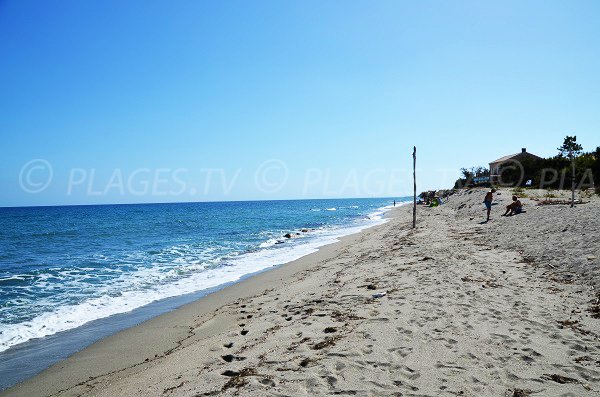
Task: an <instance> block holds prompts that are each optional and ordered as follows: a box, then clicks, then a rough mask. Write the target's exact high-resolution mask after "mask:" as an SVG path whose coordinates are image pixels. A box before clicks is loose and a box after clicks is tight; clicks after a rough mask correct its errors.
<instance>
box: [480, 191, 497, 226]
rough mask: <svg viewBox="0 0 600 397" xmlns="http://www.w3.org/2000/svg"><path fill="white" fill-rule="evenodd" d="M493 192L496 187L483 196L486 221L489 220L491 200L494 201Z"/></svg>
mask: <svg viewBox="0 0 600 397" xmlns="http://www.w3.org/2000/svg"><path fill="white" fill-rule="evenodd" d="M494 193H496V189H492V190H490V191H489V192H487V194H486V195H485V198H484V199H483V204H485V207H486V208H487V220H486V222H487V221H489V220H490V213H491V212H492V201H494Z"/></svg>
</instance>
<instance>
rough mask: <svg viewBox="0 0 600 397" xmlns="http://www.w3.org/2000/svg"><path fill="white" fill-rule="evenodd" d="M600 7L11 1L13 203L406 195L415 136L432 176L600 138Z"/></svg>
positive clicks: (438, 179) (8, 187) (3, 76)
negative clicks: (568, 140)
mask: <svg viewBox="0 0 600 397" xmlns="http://www.w3.org/2000/svg"><path fill="white" fill-rule="evenodd" d="M599 19H600V3H598V2H595V1H570V2H564V1H504V2H482V1H453V2H447V1H413V2H408V1H389V2H387V1H377V2H367V1H325V2H324V1H253V2H249V1H239V2H238V1H224V2H223V1H219V2H217V1H214V2H209V1H177V2H166V1H161V2H158V1H66V0H61V1H44V2H42V1H27V0H22V1H21V0H20V1H0V37H1V39H0V54H2V55H1V57H0V87H2V89H1V90H0V134H1V138H2V145H1V146H0V165H1V167H0V183H1V185H2V189H0V206H14V205H54V204H88V203H128V202H165V201H196V200H198V201H205V200H244V199H284V198H310V197H315V198H318V197H336V196H341V197H348V196H367V197H368V196H374V195H377V196H380V195H381V196H402V195H407V194H410V193H411V189H412V184H411V181H410V173H409V170H410V167H411V165H412V163H411V161H412V159H411V151H412V146H413V145H416V146H417V147H418V151H419V152H418V156H419V157H418V162H419V163H418V172H419V181H420V182H419V190H424V189H428V188H438V187H439V188H441V187H447V186H449V185H451V184H452V182H453V180H454V179H455V178H456V176H457V175H458V170H459V168H460V167H463V166H472V165H484V164H486V163H487V162H488V161H490V160H493V159H495V158H498V157H500V156H502V155H505V154H509V153H514V152H518V151H519V150H520V148H521V147H527V148H528V150H529V151H531V152H533V153H536V154H538V155H542V156H548V155H554V154H555V152H556V147H557V146H559V145H560V144H561V143H562V138H563V137H564V136H565V135H566V134H576V135H577V137H578V141H579V142H580V143H581V144H583V146H584V148H585V149H586V150H592V149H594V148H595V147H596V146H598V145H600V140H599V139H598V138H599V137H600V133H599V130H600V129H599V126H600V112H599V111H598V109H600V73H598V71H599V70H600V43H599V40H598V39H599V38H600V24H598V23H597V21H598V20H599ZM36 159H42V160H45V162H44V163H43V164H50V167H51V168H52V175H51V176H52V178H51V179H50V178H49V176H50V172H49V171H48V170H47V169H46V170H44V169H42V168H39V167H38V168H35V169H33V170H23V168H24V166H25V165H27V164H28V162H30V161H31V160H36ZM34 164H35V163H34ZM178 170H179V171H178ZM211 170H212V171H211ZM208 175H211V177H210V178H209V177H208ZM47 180H48V181H49V183H48V184H47V186H44V185H45V182H46V181H47ZM24 181H25V182H24ZM23 183H25V184H27V183H33V189H27V186H25V189H23V187H22V186H23ZM144 186H146V187H147V186H154V187H155V189H152V188H144ZM38 187H44V189H37V188H38ZM31 190H41V191H39V192H34V193H32V192H30V191H31Z"/></svg>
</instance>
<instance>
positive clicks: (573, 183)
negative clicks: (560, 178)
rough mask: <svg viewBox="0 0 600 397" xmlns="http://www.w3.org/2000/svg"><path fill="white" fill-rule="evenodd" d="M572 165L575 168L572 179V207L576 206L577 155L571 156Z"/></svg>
mask: <svg viewBox="0 0 600 397" xmlns="http://www.w3.org/2000/svg"><path fill="white" fill-rule="evenodd" d="M571 167H572V169H573V179H572V180H571V208H573V207H574V206H575V156H572V158H571Z"/></svg>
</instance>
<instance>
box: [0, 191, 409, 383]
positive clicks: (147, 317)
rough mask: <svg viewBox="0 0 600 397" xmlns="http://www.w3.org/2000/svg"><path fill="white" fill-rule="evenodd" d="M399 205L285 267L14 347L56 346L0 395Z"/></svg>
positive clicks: (16, 350) (15, 350)
mask: <svg viewBox="0 0 600 397" xmlns="http://www.w3.org/2000/svg"><path fill="white" fill-rule="evenodd" d="M398 204H399V205H397V206H396V207H395V208H394V207H391V206H386V207H382V208H378V209H377V210H376V212H374V213H375V214H377V216H381V217H382V218H381V220H380V221H381V223H375V224H373V225H366V226H358V227H357V228H360V230H358V231H351V232H350V233H349V234H345V235H342V236H340V237H336V239H337V241H334V242H329V243H325V244H324V245H321V246H318V247H317V248H316V251H315V252H311V253H308V254H305V255H302V256H300V257H299V258H297V259H295V260H292V261H289V262H284V263H281V264H278V265H274V266H271V267H267V268H264V269H260V270H258V271H254V272H251V273H247V274H244V275H242V276H241V277H240V278H239V279H238V280H236V281H230V282H225V283H223V284H220V285H218V286H215V287H210V288H207V289H203V290H200V291H195V292H192V293H188V294H184V295H179V296H174V297H168V298H164V299H160V300H158V301H155V302H151V303H149V304H147V305H144V306H142V307H139V308H136V309H134V310H133V311H131V312H125V313H117V314H114V315H111V316H109V317H106V318H100V319H97V320H93V321H90V322H89V323H86V324H84V325H81V326H79V327H76V328H73V329H69V330H66V331H61V332H59V333H56V334H52V335H49V336H47V337H43V338H40V339H37V340H36V339H34V340H31V341H28V342H25V343H23V344H21V345H24V346H21V345H16V346H14V347H12V348H10V349H9V350H7V351H4V352H2V353H0V354H5V355H7V356H8V357H9V358H11V359H12V360H14V361H19V359H18V358H16V359H15V356H19V355H20V354H21V352H22V351H23V350H24V351H25V352H26V354H28V355H29V356H31V358H32V359H36V357H35V355H36V353H39V351H40V350H44V345H45V344H46V343H47V342H48V341H52V342H53V344H55V345H57V346H54V347H55V349H54V350H55V351H51V352H45V356H44V357H46V356H49V358H45V359H46V360H47V364H43V365H42V366H41V367H42V368H38V369H35V370H33V371H31V372H30V373H31V374H30V375H28V376H27V377H21V376H18V377H15V379H17V380H16V381H12V382H10V383H11V384H10V385H9V386H7V387H5V388H2V389H0V395H2V393H3V392H5V391H9V390H10V389H11V388H13V387H15V386H18V385H19V384H21V383H24V382H27V381H29V380H32V379H34V378H36V377H37V376H39V375H41V374H43V373H44V372H45V371H48V370H50V369H52V367H54V366H56V365H60V364H61V363H63V362H64V361H66V360H69V358H71V357H73V356H75V355H77V354H78V353H80V352H84V351H85V350H87V349H89V348H91V347H93V346H94V345H95V344H97V343H102V342H103V341H105V340H106V339H108V338H111V337H114V336H117V335H119V334H120V333H122V332H126V331H128V330H129V329H132V328H137V327H141V326H144V325H145V324H146V323H147V322H150V321H152V320H154V319H158V318H159V317H162V316H165V315H168V314H170V313H173V312H176V311H179V310H181V309H183V308H185V307H186V306H188V305H195V304H198V303H199V302H200V301H201V300H204V299H207V298H208V297H209V296H211V295H213V294H219V293H220V292H222V291H223V290H226V289H229V288H232V287H234V286H235V285H237V284H240V283H244V282H245V281H246V280H248V279H251V278H254V277H259V276H261V275H262V274H263V273H268V272H272V271H277V270H279V269H280V268H282V267H285V266H288V265H292V264H294V263H295V262H298V261H302V260H303V259H304V258H307V257H310V256H312V255H315V254H318V253H319V252H320V251H321V250H323V249H325V248H326V247H329V246H331V245H335V244H339V243H341V242H342V241H343V240H344V239H346V238H348V237H352V236H356V235H359V234H361V233H363V232H364V231H366V230H369V229H371V228H375V227H379V226H381V225H383V224H385V223H386V222H387V221H388V220H389V216H390V213H391V212H392V211H394V210H395V209H397V208H400V207H401V206H403V205H405V204H406V203H404V202H398ZM375 220H377V219H375ZM346 228H347V230H353V228H350V227H346ZM341 230H344V228H342V229H341ZM213 299H216V300H219V299H220V298H219V297H218V296H217V297H216V298H214V297H213ZM178 302H180V303H178ZM140 312H141V313H140ZM144 312H146V313H145V314H144ZM120 323H123V324H120ZM90 332H93V333H100V336H97V335H94V336H93V337H92V338H93V340H92V341H91V342H90V341H86V340H85V338H88V337H90V336H89V334H90ZM68 336H74V337H75V338H76V339H77V342H76V343H75V344H74V345H73V344H72V342H68V343H67V342H66V341H64V340H63V338H65V337H68ZM57 340H58V341H57ZM31 344H33V347H31ZM65 345H66V348H67V351H68V353H67V354H66V355H65V354H64V352H62V351H61V350H63V349H64V348H65ZM57 349H58V350H57ZM159 350H160V349H159ZM7 353H8V354H7ZM57 354H60V355H61V357H60V358H59V359H58V360H57V359H56V355H57ZM25 364H27V363H25ZM13 371H14V367H13V368H12V370H11V369H10V368H8V367H7V368H6V372H7V373H8V372H13Z"/></svg>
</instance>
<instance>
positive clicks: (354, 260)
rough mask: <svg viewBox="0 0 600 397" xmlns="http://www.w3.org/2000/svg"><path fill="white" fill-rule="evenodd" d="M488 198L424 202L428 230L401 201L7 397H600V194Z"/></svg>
mask: <svg viewBox="0 0 600 397" xmlns="http://www.w3.org/2000/svg"><path fill="white" fill-rule="evenodd" d="M509 196H510V192H507V191H505V192H503V195H501V196H500V198H502V199H503V200H508V199H509ZM482 200H483V196H482V192H481V191H475V192H474V193H471V194H468V193H461V194H457V195H454V196H452V197H451V198H450V201H449V202H448V203H447V204H445V205H442V206H441V207H437V208H420V209H419V211H418V213H419V224H418V228H417V230H416V231H412V230H411V229H410V227H409V225H410V208H408V207H401V208H399V209H397V210H395V211H394V212H393V214H392V216H393V218H392V219H391V220H390V222H388V223H386V224H385V225H382V226H378V227H375V228H372V229H369V230H367V231H364V232H362V233H360V234H358V235H354V236H350V237H348V238H345V239H344V240H343V241H342V242H340V243H337V244H334V245H331V246H328V247H325V248H323V249H321V250H320V251H319V252H318V253H316V254H313V255H310V256H307V257H305V258H302V259H301V260H298V261H295V262H292V263H290V264H287V265H285V266H282V267H280V268H278V269H275V270H273V271H269V272H266V273H262V274H259V275H257V276H255V277H252V278H250V279H248V280H245V281H243V282H241V283H238V284H236V285H234V286H232V287H229V288H226V289H225V290H223V291H220V292H217V293H214V294H212V295H210V296H208V297H206V298H204V299H202V300H200V301H198V302H196V303H193V304H190V305H187V306H185V307H183V308H181V309H179V310H176V311H174V312H172V313H168V314H166V315H163V316H160V317H158V318H155V319H153V320H150V321H148V322H146V323H144V324H142V325H140V326H137V327H134V328H131V329H129V330H126V331H124V332H121V333H119V334H117V335H114V336H112V337H109V338H106V339H105V340H103V341H100V342H98V343H96V344H94V345H92V346H91V347H89V348H88V349H85V350H84V351H82V352H80V353H78V354H76V355H74V356H72V357H71V358H70V359H68V360H65V361H63V362H61V363H59V364H57V365H55V366H54V367H52V368H50V369H48V370H46V371H45V372H43V373H42V374H40V375H39V376H37V377H35V378H33V379H32V380H29V381H26V382H24V383H23V384H21V385H18V386H17V387H15V388H12V389H9V390H8V391H6V392H5V393H3V394H2V395H3V396H4V395H6V396H47V395H60V396H75V395H77V396H79V395H94V396H111V397H112V396H205V395H207V396H210V395H221V394H223V395H252V396H268V395H277V396H284V395H285V396H290V395H293V396H296V395H299V396H320V395H356V396H392V395H398V396H526V395H531V396H597V395H600V341H599V340H598V334H599V333H600V319H598V318H593V312H590V311H588V310H590V309H593V307H594V302H596V304H597V301H594V300H595V299H597V295H596V289H594V288H593V285H598V273H597V269H598V259H597V258H598V257H599V256H600V255H598V253H599V252H598V251H599V246H600V242H599V241H600V240H599V236H598V233H599V230H600V227H599V226H600V225H599V223H600V212H599V211H600V202H598V200H594V201H593V202H591V203H589V204H585V205H581V206H579V207H578V208H576V209H575V210H571V209H569V208H567V207H564V206H561V207H558V206H556V207H544V208H539V209H534V208H535V206H534V204H535V203H534V202H527V203H526V209H527V213H525V214H521V215H518V216H515V217H510V218H503V217H500V216H499V215H500V213H499V212H500V210H501V208H500V206H502V205H503V204H506V203H500V204H499V205H497V206H495V207H494V210H493V211H494V219H493V220H492V222H490V223H487V224H480V222H481V220H483V218H484V211H483V205H482V204H481V201H482ZM502 212H503V211H502ZM574 213H575V214H577V215H576V216H575V217H573V214H574ZM471 218H473V219H471ZM581 222H583V223H584V224H582V223H581ZM565 228H566V230H563V229H565ZM379 292H385V293H386V295H385V296H383V297H380V298H373V294H376V293H379Z"/></svg>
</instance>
